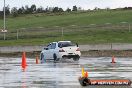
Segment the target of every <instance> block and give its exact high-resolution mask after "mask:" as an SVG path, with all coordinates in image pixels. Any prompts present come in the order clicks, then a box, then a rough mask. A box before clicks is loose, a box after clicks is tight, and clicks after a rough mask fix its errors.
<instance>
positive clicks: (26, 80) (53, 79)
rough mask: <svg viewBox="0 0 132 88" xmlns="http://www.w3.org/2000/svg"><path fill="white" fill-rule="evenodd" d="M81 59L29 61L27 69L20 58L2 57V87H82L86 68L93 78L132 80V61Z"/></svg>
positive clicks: (121, 59)
mask: <svg viewBox="0 0 132 88" xmlns="http://www.w3.org/2000/svg"><path fill="white" fill-rule="evenodd" d="M110 62H111V58H110V57H99V58H87V57H82V58H81V59H80V60H79V61H78V62H74V61H69V60H68V61H63V62H59V63H53V61H49V62H46V63H43V64H35V59H30V58H27V64H28V66H27V68H26V71H25V72H23V71H22V69H21V58H5V57H4V58H3V57H0V77H1V80H0V88H82V87H81V86H80V84H79V82H78V77H79V76H81V67H82V66H83V67H84V69H85V70H86V71H88V73H89V78H91V79H122V78H123V79H130V80H132V58H116V63H115V64H111V63H110ZM88 88H131V87H128V86H89V87H88Z"/></svg>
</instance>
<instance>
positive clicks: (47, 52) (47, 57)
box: [45, 43, 51, 59]
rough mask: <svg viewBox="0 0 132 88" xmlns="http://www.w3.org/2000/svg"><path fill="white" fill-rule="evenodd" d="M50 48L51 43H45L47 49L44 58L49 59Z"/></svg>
mask: <svg viewBox="0 0 132 88" xmlns="http://www.w3.org/2000/svg"><path fill="white" fill-rule="evenodd" d="M50 49H51V43H50V44H49V45H47V50H45V58H46V59H50Z"/></svg>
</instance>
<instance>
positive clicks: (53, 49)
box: [50, 43, 56, 59]
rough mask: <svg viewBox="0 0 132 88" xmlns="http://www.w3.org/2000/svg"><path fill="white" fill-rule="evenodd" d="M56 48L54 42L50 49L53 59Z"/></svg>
mask: <svg viewBox="0 0 132 88" xmlns="http://www.w3.org/2000/svg"><path fill="white" fill-rule="evenodd" d="M55 48H56V43H52V44H51V49H50V58H52V59H53V54H54V53H55Z"/></svg>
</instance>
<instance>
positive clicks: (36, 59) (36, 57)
mask: <svg viewBox="0 0 132 88" xmlns="http://www.w3.org/2000/svg"><path fill="white" fill-rule="evenodd" d="M38 63H39V61H38V56H36V64H38Z"/></svg>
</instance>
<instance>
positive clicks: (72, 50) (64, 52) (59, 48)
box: [40, 41, 81, 61]
mask: <svg viewBox="0 0 132 88" xmlns="http://www.w3.org/2000/svg"><path fill="white" fill-rule="evenodd" d="M80 56H81V52H80V49H79V47H78V44H73V43H72V42H71V41H59V42H52V43H50V44H49V45H48V46H47V47H46V48H44V49H43V50H42V51H41V53H40V59H41V61H44V60H48V59H49V60H51V59H53V60H54V61H59V60H60V59H71V58H73V60H74V61H78V60H79V58H80Z"/></svg>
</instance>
